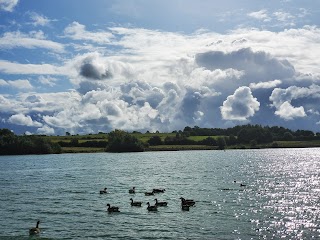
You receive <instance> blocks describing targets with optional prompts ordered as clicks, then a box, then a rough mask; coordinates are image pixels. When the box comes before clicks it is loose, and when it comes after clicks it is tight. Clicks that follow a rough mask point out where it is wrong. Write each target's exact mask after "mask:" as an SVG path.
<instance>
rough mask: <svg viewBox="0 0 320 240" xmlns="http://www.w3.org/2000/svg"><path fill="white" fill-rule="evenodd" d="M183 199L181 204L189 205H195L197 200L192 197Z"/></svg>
mask: <svg viewBox="0 0 320 240" xmlns="http://www.w3.org/2000/svg"><path fill="white" fill-rule="evenodd" d="M180 199H181V205H188V206H193V205H195V204H196V202H195V201H194V200H192V199H184V198H183V197H181V198H180Z"/></svg>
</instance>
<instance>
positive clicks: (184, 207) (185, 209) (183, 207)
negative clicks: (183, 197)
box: [181, 204, 190, 211]
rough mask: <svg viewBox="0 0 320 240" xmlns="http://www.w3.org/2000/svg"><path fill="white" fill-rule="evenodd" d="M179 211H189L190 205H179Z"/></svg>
mask: <svg viewBox="0 0 320 240" xmlns="http://www.w3.org/2000/svg"><path fill="white" fill-rule="evenodd" d="M181 209H182V210H183V211H189V209H190V205H183V204H181Z"/></svg>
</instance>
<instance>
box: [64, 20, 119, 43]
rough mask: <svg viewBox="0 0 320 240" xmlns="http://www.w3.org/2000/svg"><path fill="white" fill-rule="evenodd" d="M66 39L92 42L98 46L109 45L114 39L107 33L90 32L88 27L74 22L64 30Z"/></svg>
mask: <svg viewBox="0 0 320 240" xmlns="http://www.w3.org/2000/svg"><path fill="white" fill-rule="evenodd" d="M64 34H65V37H68V38H71V39H73V40H82V41H83V40H84V41H91V42H95V43H98V44H108V43H110V41H111V39H112V38H113V34H112V33H110V32H106V31H99V32H90V31H87V30H86V27H85V26H84V25H82V24H80V23H78V22H73V23H71V24H70V25H69V26H67V27H66V28H65V30H64Z"/></svg>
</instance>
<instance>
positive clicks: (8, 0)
mask: <svg viewBox="0 0 320 240" xmlns="http://www.w3.org/2000/svg"><path fill="white" fill-rule="evenodd" d="M18 3H19V0H0V10H3V11H7V12H12V11H13V9H14V8H15V6H16V5H17V4H18Z"/></svg>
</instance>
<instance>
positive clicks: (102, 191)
mask: <svg viewBox="0 0 320 240" xmlns="http://www.w3.org/2000/svg"><path fill="white" fill-rule="evenodd" d="M104 193H108V192H107V188H104V189H103V190H100V194H104Z"/></svg>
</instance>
